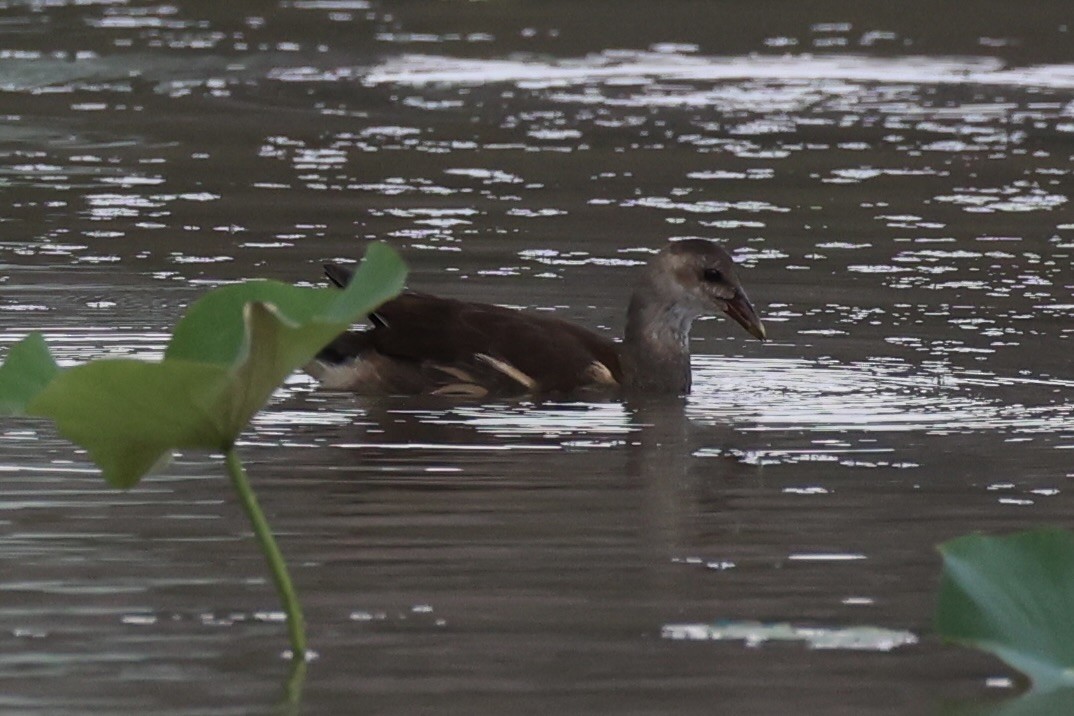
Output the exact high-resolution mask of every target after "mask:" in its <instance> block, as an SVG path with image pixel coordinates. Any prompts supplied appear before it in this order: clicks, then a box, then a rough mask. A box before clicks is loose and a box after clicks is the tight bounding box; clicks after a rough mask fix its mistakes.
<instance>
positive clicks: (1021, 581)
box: [935, 528, 1074, 713]
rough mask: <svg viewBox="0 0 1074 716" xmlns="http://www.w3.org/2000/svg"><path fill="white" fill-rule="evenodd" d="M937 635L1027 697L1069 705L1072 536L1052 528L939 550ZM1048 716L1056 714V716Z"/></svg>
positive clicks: (1073, 652)
mask: <svg viewBox="0 0 1074 716" xmlns="http://www.w3.org/2000/svg"><path fill="white" fill-rule="evenodd" d="M940 553H941V554H942V555H943V560H944V574H943V580H942V582H941V584H940V597H939V604H938V605H937V608H936V619H935V626H936V631H937V633H938V634H939V635H940V636H942V637H944V638H946V639H950V640H952V641H957V642H960V643H963V644H966V645H968V646H973V647H976V648H978V649H982V650H984V651H987V652H990V653H992V654H995V655H996V656H998V657H999V658H1000V659H1002V660H1003V661H1005V662H1007V664H1009V665H1010V666H1012V667H1014V668H1015V669H1018V670H1019V671H1021V672H1022V673H1024V674H1025V675H1027V676H1028V677H1029V678H1030V680H1031V681H1032V682H1033V693H1034V695H1037V696H1039V695H1040V694H1044V693H1052V692H1055V693H1056V694H1063V697H1064V698H1065V699H1066V702H1065V703H1067V704H1068V705H1069V704H1071V702H1072V701H1074V699H1072V698H1071V694H1072V693H1074V692H1072V691H1071V689H1074V534H1072V533H1070V532H1068V531H1066V530H1060V529H1055V528H1047V529H1037V530H1030V531H1026V532H1019V533H1017V534H1012V535H1008V536H1005V537H988V536H985V535H967V536H964V537H958V538H956V539H953V540H950V541H948V542H944V543H943V544H941V545H940ZM1050 713H1058V712H1056V711H1053V712H1050Z"/></svg>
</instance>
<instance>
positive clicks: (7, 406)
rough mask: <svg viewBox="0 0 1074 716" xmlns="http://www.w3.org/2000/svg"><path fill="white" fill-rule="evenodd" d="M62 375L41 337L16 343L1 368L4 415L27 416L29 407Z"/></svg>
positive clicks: (0, 408)
mask: <svg viewBox="0 0 1074 716" xmlns="http://www.w3.org/2000/svg"><path fill="white" fill-rule="evenodd" d="M59 372H60V368H59V366H57V365H56V361H55V360H53V358H52V354H51V353H49V350H48V346H47V345H45V339H44V338H43V337H42V336H41V334H40V333H31V334H30V335H28V336H26V337H25V338H23V339H22V340H21V341H19V342H18V343H16V344H15V345H14V346H12V347H11V351H10V352H8V356H7V360H6V361H4V364H3V365H0V415H24V414H25V413H26V406H27V404H28V403H29V402H30V401H31V400H33V399H34V397H35V396H37V394H38V393H40V392H41V391H42V390H44V389H45V386H47V385H48V384H49V383H51V382H52V379H53V378H55V377H56V375H57V374H58V373H59Z"/></svg>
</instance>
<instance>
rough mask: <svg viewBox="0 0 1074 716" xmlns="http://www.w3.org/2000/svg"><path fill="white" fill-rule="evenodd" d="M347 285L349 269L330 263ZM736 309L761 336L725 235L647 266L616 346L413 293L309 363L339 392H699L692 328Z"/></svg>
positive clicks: (551, 324)
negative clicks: (694, 384) (693, 372)
mask: <svg viewBox="0 0 1074 716" xmlns="http://www.w3.org/2000/svg"><path fill="white" fill-rule="evenodd" d="M324 269H325V274H326V275H327V276H328V278H329V279H330V280H331V281H332V282H333V283H334V284H336V285H337V286H341V287H342V286H345V285H347V282H348V281H350V278H351V271H350V270H348V269H346V268H344V267H343V266H340V265H338V264H326V265H325V267H324ZM718 312H723V313H726V314H727V315H728V316H730V317H731V318H732V319H733V320H734V321H736V322H737V323H739V324H740V325H741V326H742V327H743V328H745V329H746V330H747V331H748V332H749V333H750V334H751V335H753V336H755V337H757V338H759V339H761V340H764V339H765V330H764V326H763V325H762V324H761V320H760V319H759V318H758V317H757V314H756V313H755V312H754V310H753V305H752V304H751V303H750V301H749V298H748V297H747V296H746V292H745V290H743V288H742V285H741V284H740V283H739V280H738V276H737V275H736V273H735V266H734V261H733V260H732V259H731V256H730V255H729V254H728V253H727V252H726V251H725V250H724V249H723V248H722V247H721V246H720V245H719V244H717V243H714V242H712V241H706V240H703V239H688V240H683V241H675V242H672V243H670V244H669V245H668V246H667V247H666V248H664V249H663V250H662V251H660V252H659V253H658V254H656V255H655V256H654V257H653V258H652V260H651V261H649V263H648V265H647V266H646V267H645V268H644V270H642V272H641V275H640V279H639V281H638V283H637V285H636V287H635V288H634V294H633V296H632V297H631V299H630V307H629V309H628V310H627V322H626V335H625V337H624V339H623V341H622V342H621V343H616V342H614V341H611V340H609V339H608V338H605V337H603V336H600V335H597V334H596V333H593V332H591V331H589V330H586V329H585V328H582V327H580V326H576V325H574V324H573V323H568V322H567V321H563V320H560V319H558V318H551V317H548V316H537V315H533V314H530V313H523V312H520V311H516V310H513V309H509V308H504V307H502V306H494V305H491V304H487V303H475V302H470V301H459V300H455V299H451V298H440V297H438V296H431V295H428V294H424V293H415V292H409V291H408V292H404V293H402V294H400V295H399V296H398V297H396V298H394V299H392V300H390V301H388V302H387V303H385V304H383V305H382V306H380V308H378V309H377V310H376V311H375V312H374V313H372V314H370V316H369V319H370V321H371V322H372V324H373V326H372V328H370V329H367V330H359V331H348V332H346V333H343V334H341V335H340V336H338V337H337V338H336V339H335V340H334V341H333V342H332V343H331V344H329V345H328V346H327V347H325V348H324V349H323V350H322V351H321V352H320V353H319V354H318V356H317V358H316V359H314V360H313V361H312V362H311V363H310V364H309V365H307V366H306V371H307V372H308V373H310V374H311V375H313V376H314V377H315V378H317V379H319V380H320V381H321V383H322V384H323V386H324V387H325V388H327V389H330V390H348V391H354V392H357V393H367V394H370V393H372V394H385V393H404V394H423V393H425V394H436V395H457V396H469V397H476V398H483V397H486V396H490V395H511V394H534V395H549V394H552V395H557V394H558V395H564V394H571V393H573V394H578V393H594V392H597V393H607V392H616V391H620V390H622V391H629V392H644V393H665V394H679V395H684V394H686V393H688V392H689V391H690V382H691V380H690V378H691V376H690V346H689V339H690V326H691V324H692V323H693V322H694V319H695V318H698V317H699V316H703V315H709V314H715V313H718Z"/></svg>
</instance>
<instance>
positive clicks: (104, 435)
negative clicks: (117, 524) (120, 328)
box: [27, 358, 233, 488]
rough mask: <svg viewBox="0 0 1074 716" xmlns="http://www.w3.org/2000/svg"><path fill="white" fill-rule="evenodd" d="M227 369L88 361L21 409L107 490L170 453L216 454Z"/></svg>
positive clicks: (220, 445) (131, 480) (222, 430)
mask: <svg viewBox="0 0 1074 716" xmlns="http://www.w3.org/2000/svg"><path fill="white" fill-rule="evenodd" d="M229 377H230V376H229V375H228V371H227V370H226V369H225V368H223V367H221V366H218V365H212V364H210V363H194V362H191V361H181V360H171V361H163V362H160V363H148V362H145V361H139V360H133V359H130V358H118V359H104V360H95V361H93V362H91V363H87V364H85V365H81V366H77V367H75V368H69V369H67V370H65V371H63V372H61V373H60V374H59V375H58V376H56V377H55V378H54V379H53V380H52V382H50V383H49V385H48V387H46V388H45V389H44V390H43V391H41V393H39V394H38V396H37V397H36V398H35V399H34V400H33V401H31V403H30V405H29V406H28V411H27V412H28V413H29V414H31V415H37V416H41V417H46V418H51V419H52V420H53V421H54V422H55V423H56V428H57V430H59V432H60V434H61V435H63V436H64V437H65V438H67V439H68V440H70V441H71V442H73V443H76V444H78V445H81V446H82V447H84V448H86V450H87V451H88V452H89V456H90V458H91V459H92V460H93V461H94V462H95V463H97V465H98V466H99V467H100V468H101V470H102V471H103V472H104V476H105V479H107V480H108V482H109V483H110V484H111V485H113V486H115V487H122V488H127V487H132V486H133V485H135V484H137V483H138V480H140V479H141V478H142V476H143V475H145V474H146V473H147V472H149V470H151V469H152V468H153V467H154V466H155V465H157V464H159V463H161V462H162V461H164V460H166V459H167V458H169V457H170V456H171V452H172V450H173V449H175V448H206V449H210V450H220V451H223V450H224V449H225V448H226V447H227V445H229V444H230V442H231V440H232V439H233V436H231V435H230V434H229V432H228V430H227V426H226V423H225V421H224V420H222V416H220V415H219V414H218V413H217V411H216V409H215V408H216V405H217V403H218V402H219V395H220V393H221V392H222V391H224V390H225V389H226V387H227V384H228V379H229Z"/></svg>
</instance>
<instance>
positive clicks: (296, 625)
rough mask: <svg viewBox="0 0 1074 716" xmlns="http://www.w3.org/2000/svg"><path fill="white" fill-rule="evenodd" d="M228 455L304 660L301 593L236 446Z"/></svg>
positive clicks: (296, 651) (294, 654) (294, 650)
mask: <svg viewBox="0 0 1074 716" xmlns="http://www.w3.org/2000/svg"><path fill="white" fill-rule="evenodd" d="M225 458H226V459H227V471H228V475H230V476H231V484H232V485H233V486H234V487H235V491H236V492H237V493H239V499H240V500H241V501H242V507H243V510H245V511H246V517H247V518H249V520H250V525H251V526H252V527H253V528H254V535H255V536H256V537H257V542H258V544H259V545H260V546H261V552H262V553H263V554H264V555H265V560H266V561H267V562H268V566H269V571H270V572H272V581H273V582H275V584H276V591H277V592H278V593H279V595H280V601H281V602H282V603H283V609H284V612H285V613H286V614H287V630H288V632H289V634H290V637H291V658H292V659H297V660H302V661H305V659H306V620H305V618H304V617H303V616H302V605H301V604H299V603H298V596H297V595H296V594H295V588H294V586H293V585H292V584H291V576H290V575H289V574H288V573H287V564H286V563H285V562H284V560H283V555H282V554H281V553H280V548H279V547H278V546H277V545H276V540H275V538H273V536H272V530H271V528H270V527H269V523H268V520H266V519H265V513H264V512H262V511H261V507H260V505H258V504H257V497H256V496H255V495H254V491H253V489H252V488H251V487H250V482H249V480H247V479H246V470H245V468H243V466H242V463H241V462H240V461H239V457H238V455H236V454H235V448H234V447H232V448H228V450H227V452H226V453H225Z"/></svg>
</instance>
